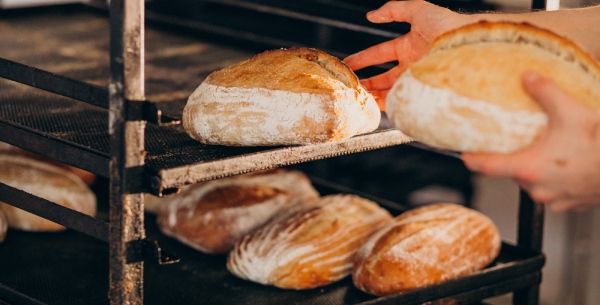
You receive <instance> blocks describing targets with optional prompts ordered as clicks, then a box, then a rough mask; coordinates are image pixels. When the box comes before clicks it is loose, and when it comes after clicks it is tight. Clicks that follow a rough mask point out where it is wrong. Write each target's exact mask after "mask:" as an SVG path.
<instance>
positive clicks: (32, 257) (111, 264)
mask: <svg viewBox="0 0 600 305" xmlns="http://www.w3.org/2000/svg"><path fill="white" fill-rule="evenodd" d="M117 2H120V1H115V0H113V3H117ZM143 2H144V1H141V0H138V1H137V2H135V1H128V4H127V8H128V9H132V8H135V7H136V5H139V4H140V3H143ZM242 2H244V3H250V4H252V5H256V4H260V5H272V7H274V6H273V5H275V4H277V3H280V2H273V1H271V0H256V1H242ZM155 3H160V1H157V2H155ZM207 3H211V4H212V5H214V4H215V3H217V2H215V1H207ZM218 3H226V4H227V5H233V6H235V5H237V4H238V3H239V2H238V1H220V2H218ZM150 4H151V5H152V2H150ZM234 4H235V5H234ZM159 7H160V6H159ZM113 8H114V9H115V11H116V13H119V14H121V13H123V8H122V7H119V6H118V5H114V7H113ZM243 8H244V7H243ZM244 9H245V8H244ZM252 9H253V10H254V9H255V7H253V8H252ZM278 9H281V8H280V7H278ZM132 11H133V12H132ZM132 11H129V12H128V14H130V15H128V17H127V18H129V19H127V20H126V21H124V20H120V19H119V18H117V17H114V18H112V17H111V21H112V22H113V24H112V26H114V28H111V24H109V23H110V22H109V19H108V18H107V16H106V14H105V12H102V11H97V10H90V9H89V7H87V6H83V5H71V6H65V7H61V8H59V9H44V10H35V9H33V10H22V11H20V12H19V14H10V13H6V12H0V14H1V17H2V19H3V21H4V22H5V24H6V28H3V32H2V33H3V36H2V43H0V54H1V57H2V58H4V59H6V60H9V61H13V62H14V63H18V65H21V66H19V67H17V68H14V69H15V71H17V70H19V69H21V70H20V71H21V72H22V73H20V75H19V76H16V77H15V79H18V80H19V81H21V82H24V83H26V84H29V85H31V86H34V87H40V88H42V89H44V90H39V89H35V88H31V87H28V86H26V85H22V84H18V83H16V82H13V81H9V80H5V79H2V80H0V100H1V101H2V102H1V103H0V141H2V142H6V143H9V144H12V145H15V146H18V147H21V148H23V149H26V150H29V151H32V152H37V153H39V154H42V155H44V156H46V157H49V158H52V159H55V160H58V161H62V162H64V163H67V164H70V165H73V166H76V167H79V168H82V169H85V170H89V171H91V172H93V173H96V174H98V175H100V176H102V177H104V178H107V180H105V182H106V184H105V185H104V187H106V188H108V190H107V189H104V188H103V189H101V190H99V191H98V192H97V193H98V194H105V195H106V196H107V198H103V199H101V200H100V201H99V202H103V203H104V210H101V211H100V215H99V216H98V217H97V218H96V219H90V218H87V219H84V220H82V221H81V223H79V224H75V225H74V226H73V227H71V226H70V228H72V229H75V230H77V231H79V232H83V233H84V234H81V233H78V232H76V231H75V230H67V231H65V232H62V233H51V234H48V233H27V232H20V231H13V230H11V231H10V232H9V237H8V238H7V240H6V241H5V242H4V243H2V244H0V267H1V268H0V270H2V272H0V283H1V284H0V304H4V303H5V302H9V303H15V304H21V303H22V304H38V305H39V304H48V305H62V304H65V305H66V304H81V303H82V301H85V303H86V304H108V303H111V304H119V303H125V302H126V301H131V302H132V303H134V304H138V303H139V301H140V300H141V297H140V295H142V294H143V297H144V299H145V300H146V304H167V303H173V304H175V303H181V304H189V303H192V302H194V303H207V304H232V303H240V302H246V303H252V304H282V303H295V304H349V303H352V304H364V305H366V304H375V303H377V304H396V303H398V302H402V303H403V304H421V303H424V302H430V301H431V302H438V301H440V302H441V301H444V300H452V301H455V302H459V303H465V304H467V303H473V302H478V301H480V300H482V299H485V298H487V297H491V296H495V295H498V294H504V293H508V292H516V293H515V295H516V297H515V300H516V303H519V304H521V303H522V304H528V305H532V304H536V302H537V285H538V284H539V282H540V280H541V268H542V266H543V264H544V256H543V255H542V254H540V253H539V250H540V246H539V245H538V244H537V242H539V241H541V238H540V237H541V226H540V224H541V217H543V210H541V211H540V210H539V209H537V208H535V207H534V205H533V204H532V203H531V202H529V201H527V200H524V201H523V202H524V203H522V204H521V211H520V220H521V221H523V224H521V227H520V230H519V231H520V236H519V245H518V246H513V245H508V244H504V245H503V249H502V253H501V255H500V257H499V258H498V259H497V260H496V261H495V262H494V263H493V264H492V265H491V266H489V267H488V268H486V269H484V270H482V271H480V272H477V273H475V274H473V275H469V276H465V277H462V278H460V279H456V280H452V281H448V282H445V283H441V284H439V285H433V286H430V287H425V288H423V289H417V290H414V291H410V292H407V293H403V294H399V295H394V296H389V297H383V298H375V297H373V296H369V295H366V294H364V293H362V292H360V291H359V290H357V289H355V288H354V287H353V286H352V283H351V282H350V280H349V279H346V280H344V281H341V282H339V283H336V284H333V285H330V286H327V287H324V288H322V289H315V290H310V291H283V290H279V289H276V288H273V287H266V286H262V285H257V284H253V283H250V282H246V281H241V280H239V279H237V278H235V277H233V276H232V275H231V274H229V273H228V272H227V271H226V269H225V267H224V260H225V258H224V256H211V255H204V254H201V253H199V252H197V251H194V250H191V249H190V248H188V247H185V246H183V245H182V244H180V243H178V242H176V241H174V240H172V239H170V238H168V237H166V236H164V235H162V234H160V232H159V231H158V229H157V228H156V224H155V223H154V218H153V216H152V215H146V218H145V221H144V217H143V215H144V214H143V213H142V211H141V210H140V207H142V201H143V199H142V196H141V194H140V193H142V192H145V193H153V194H157V195H159V194H161V193H166V192H171V191H173V190H174V189H176V188H178V187H181V186H182V185H184V184H190V183H196V182H199V181H203V180H210V179H216V178H220V177H224V176H230V175H236V174H240V173H244V172H248V171H254V170H260V169H266V168H272V167H281V166H287V165H291V164H296V163H302V162H308V161H313V160H318V159H324V158H329V157H333V156H337V155H343V154H350V153H357V152H361V151H366V150H373V149H378V148H383V147H388V146H394V145H399V144H403V143H411V144H414V145H416V146H418V145H419V144H418V143H414V142H411V139H410V138H408V137H406V136H405V135H403V134H402V133H400V132H399V131H397V130H394V129H391V128H389V126H388V125H386V121H385V120H384V123H383V124H382V125H381V126H380V128H379V129H378V130H377V131H375V132H372V133H369V134H366V135H361V136H356V137H353V138H351V139H348V140H345V141H342V142H335V143H327V144H319V145H306V146H294V147H238V148H232V147H221V146H209V145H202V144H200V143H198V142H196V141H194V140H192V139H191V138H189V137H188V136H187V134H186V133H185V131H184V130H183V128H182V126H181V125H177V124H162V125H161V124H151V123H148V124H146V123H145V122H144V120H143V119H144V118H143V117H136V118H135V119H130V118H128V117H126V116H127V115H128V113H127V112H126V111H123V109H124V108H127V106H123V105H129V106H131V107H133V108H135V107H138V106H139V105H143V103H148V102H149V101H152V102H149V103H152V107H153V108H152V111H155V110H156V111H155V112H158V111H160V113H162V114H164V115H165V116H168V117H170V118H174V119H175V120H177V119H178V118H179V117H180V115H181V110H182V108H183V105H184V104H185V102H186V99H187V97H188V96H189V95H190V94H191V92H192V91H193V90H194V89H195V88H196V86H198V85H199V84H200V82H201V81H202V80H203V79H204V78H205V77H206V76H207V75H208V74H209V73H211V72H212V71H214V70H217V69H219V68H221V67H224V66H227V65H229V64H231V63H234V62H237V61H240V60H242V59H245V58H248V57H250V56H251V55H253V54H255V53H256V52H255V51H256V50H255V49H252V48H249V49H244V48H240V47H239V46H238V47H232V46H231V45H229V44H221V43H218V42H214V41H215V40H212V42H207V41H206V40H205V39H203V38H204V37H203V36H202V35H198V34H197V33H198V32H196V31H191V32H186V33H183V32H182V33H178V31H172V30H171V31H169V30H165V28H168V27H165V28H163V27H157V28H152V27H147V28H146V31H145V37H144V38H145V46H146V47H145V48H143V47H142V48H141V51H142V52H144V53H143V54H144V59H143V60H141V64H142V67H141V69H139V70H140V71H142V72H143V71H144V70H145V71H146V74H147V75H146V76H145V77H143V78H142V80H143V83H144V85H145V86H146V88H147V90H144V89H143V86H141V88H142V89H141V90H139V89H140V88H138V90H137V91H139V92H137V95H138V96H141V98H140V99H141V100H134V99H132V98H131V97H127V95H128V94H131V93H128V92H127V90H129V89H128V88H125V89H123V88H117V89H115V88H114V87H112V88H113V90H116V91H117V92H116V93H114V94H113V92H112V91H110V90H106V91H104V89H103V88H107V87H108V88H111V87H110V86H111V85H113V86H114V85H115V84H117V85H118V84H127V83H131V82H130V81H131V79H129V78H127V77H125V78H127V79H120V78H121V77H123V76H125V74H127V73H128V72H127V71H124V70H125V69H123V67H122V66H119V64H120V62H119V60H116V58H119V56H122V55H123V53H126V52H124V51H123V53H119V52H120V51H119V50H120V49H123V48H122V47H123V45H120V44H121V43H123V41H117V43H115V41H112V40H111V39H116V40H119V39H117V38H115V36H119V35H122V34H123V32H125V30H123V26H131V25H134V27H135V25H136V22H138V21H139V19H136V18H138V17H143V16H140V14H137V13H140V12H139V11H137V10H135V9H132ZM136 12H137V13H136ZM131 14H133V16H132V15H131ZM285 14H287V13H285ZM285 14H284V15H285ZM142 15H143V14H142ZM159 17H160V16H157V15H153V14H151V16H150V19H152V20H153V21H155V22H157V23H158V24H161V25H165V24H170V25H175V26H177V28H180V27H181V26H182V25H181V24H179V25H177V24H174V21H173V20H174V19H173V16H171V17H169V18H166V19H165V18H159ZM175 19H177V18H175ZM175 23H176V22H175ZM57 25H58V26H57ZM115 25H116V26H115ZM194 26H198V24H197V23H195V24H194ZM201 26H204V25H201ZM192 27H193V26H192ZM121 30H123V31H121ZM115 31H117V32H115ZM107 33H110V35H107ZM228 33H229V34H231V36H232V37H233V38H235V36H236V35H237V34H239V32H236V33H232V32H228ZM212 34H213V35H209V36H210V37H211V38H213V39H214V38H215V37H214V34H215V33H214V32H213V33H212ZM217 34H218V33H217ZM109 36H110V37H109ZM242 36H244V37H245V38H248V40H250V39H249V38H252V37H251V36H252V35H250V37H249V36H248V35H247V33H246V34H244V35H242ZM384 36H385V35H384ZM128 37H130V36H128ZM232 37H229V38H232ZM121 38H123V37H121ZM237 38H240V37H237ZM380 38H381V37H380ZM242 40H244V39H242ZM258 40H260V39H258ZM217 41H218V40H217ZM227 41H228V42H229V39H227ZM280 42H281V40H271V39H269V40H268V41H263V42H262V43H264V44H263V46H264V45H268V44H269V43H274V44H277V43H280ZM127 43H131V41H129V42H127ZM109 45H110V46H109ZM114 45H116V46H117V47H114ZM134 47H135V46H134ZM121 51H122V50H121ZM109 53H110V56H107V54H109ZM133 53H135V52H133ZM332 53H334V52H332ZM336 54H341V53H336ZM119 59H120V60H121V59H123V58H119ZM132 59H133V60H134V62H135V60H136V59H139V58H138V57H136V56H133V58H125V60H124V61H128V60H132ZM138 63H140V62H139V61H138ZM0 65H3V67H4V65H6V66H7V67H14V66H13V65H12V63H11V62H8V61H5V60H3V61H1V62H0ZM38 68H39V69H43V70H44V71H47V72H42V73H38V72H39V71H37V70H36V71H37V72H36V73H34V74H33V75H35V76H36V77H34V78H33V79H27V77H26V76H27V75H28V74H27V73H28V72H29V71H28V70H31V71H34V70H35V69H38ZM137 68H140V67H137ZM11 69H13V68H10V69H9V71H0V73H2V77H6V75H7V74H10V73H11V71H12V70H11ZM133 70H135V69H133ZM121 72H124V73H121ZM138 72H139V71H138ZM49 74H54V76H52V75H50V76H49V77H50V78H51V79H52V80H50V81H48V82H47V83H44V84H39V83H36V82H37V81H38V78H37V77H38V76H39V77H40V78H39V80H41V81H42V82H45V80H44V79H45V77H46V76H48V75H49ZM142 74H143V73H142ZM109 76H110V77H109ZM137 76H139V75H137ZM6 78H9V79H10V78H11V77H6ZM109 78H112V80H111V83H110V84H109ZM134 78H135V77H134ZM73 80H74V81H76V82H78V83H77V84H81V85H82V86H81V87H78V88H80V89H77V90H75V91H78V92H62V91H61V89H58V90H55V89H56V88H52V86H54V85H56V84H59V83H60V82H62V81H65V82H68V83H71V84H74V83H73V82H72V81H73ZM138 80H139V79H138ZM77 84H76V85H77ZM137 85H140V84H139V83H138V84H137ZM77 86H78V85H77ZM123 87H126V86H123ZM131 87H135V85H132V86H131ZM88 89H90V90H93V92H87V91H86V90H88ZM45 90H49V91H52V92H55V93H58V94H63V95H66V96H69V97H65V96H60V95H58V94H55V93H49V92H46V91H45ZM119 90H122V91H119ZM135 90H136V89H134V91H135ZM67 91H68V90H67ZM108 92H111V94H113V95H112V96H110V98H109V97H107V96H101V97H99V98H98V99H96V97H98V94H100V95H104V94H109V93H108ZM79 94H81V95H82V96H84V98H82V99H84V101H85V102H86V103H81V102H80V101H78V100H75V99H71V98H72V97H75V98H77V97H78V96H80V95H79ZM133 95H136V93H135V92H134V94H133ZM127 99H129V100H127ZM146 99H147V100H146ZM115 105H116V106H115ZM141 107H144V106H141ZM107 108H110V110H109V109H107ZM115 111H119V112H118V113H117V114H115V113H114V112H115ZM155 114H156V113H155ZM151 116H152V114H151ZM111 120H112V121H111ZM111 123H112V124H113V125H112V126H113V130H111V128H110V127H109V124H111ZM125 123H134V124H133V125H134V126H135V128H134V129H128V128H129V127H127V126H126V125H127V124H125ZM115 126H116V127H115ZM130 134H132V135H133V139H134V140H135V141H133V142H137V141H141V142H144V144H142V145H139V143H133V144H132V143H125V142H126V141H125V139H130V138H128V136H130ZM140 135H143V138H142V139H140V138H136V137H138V136H140ZM139 148H142V149H143V150H144V152H145V153H142V152H141V151H136V149H139ZM423 148H425V149H427V147H423ZM128 149H129V150H130V151H131V150H132V149H133V151H136V154H132V155H133V158H132V159H128V158H129V157H132V155H127V154H125V153H124V152H125V151H128ZM443 153H447V152H443ZM125 155H126V156H125ZM123 156H125V157H123ZM142 156H143V157H142ZM104 178H103V179H104ZM0 190H1V191H2V196H0V200H4V201H7V202H8V201H9V200H8V199H10V197H12V196H14V197H15V198H25V199H27V200H32V202H33V203H32V204H30V206H31V208H32V210H35V211H36V212H39V213H40V214H39V215H42V216H52V214H61V213H62V211H61V210H60V209H55V208H49V206H50V205H52V203H49V202H43V200H38V199H39V198H38V199H36V198H31V196H30V195H28V194H24V193H23V192H20V191H18V190H14V189H12V188H9V187H7V186H6V185H3V184H2V185H0ZM336 190H337V191H340V189H339V188H338V189H336V188H332V186H331V185H329V186H323V185H321V192H322V193H323V194H326V193H328V192H336ZM344 191H347V190H344ZM107 194H110V196H109V195H107ZM13 199H14V198H13ZM374 199H375V200H376V201H379V202H380V203H381V204H382V205H383V206H386V205H387V207H388V208H392V207H394V208H396V207H398V205H397V204H395V203H394V204H389V203H386V202H385V201H381V200H378V199H376V198H374ZM8 203H11V202H8ZM126 204H127V205H128V206H127V207H125V205H126ZM15 205H17V206H18V204H15ZM126 209H130V210H128V211H130V212H131V213H127V212H126V211H125V210H126ZM396 212H398V211H396ZM47 218H49V219H53V218H51V217H47ZM59 218H60V217H59ZM65 219H66V220H67V221H68V222H69V224H70V223H71V221H73V222H75V223H77V222H78V220H77V219H79V218H78V217H71V216H67V217H66V218H65ZM132 232H133V233H132ZM92 237H95V238H96V239H100V240H104V241H107V242H108V243H109V247H107V245H106V244H105V243H102V242H99V241H97V240H96V239H94V238H92ZM146 239H152V240H157V241H159V242H160V244H161V245H162V246H163V247H165V248H167V249H169V251H170V252H175V253H176V254H177V255H178V256H180V257H181V259H182V262H181V263H179V264H174V265H168V266H165V265H158V264H156V262H153V263H151V264H145V265H144V264H143V263H142V261H141V259H143V256H144V255H138V256H136V257H134V258H132V260H133V261H129V257H126V253H127V251H128V250H130V248H128V247H130V246H131V245H132V244H134V245H135V244H136V243H135V242H137V241H140V240H146ZM39 249H44V251H40V250H39ZM146 258H147V257H146ZM142 269H143V270H144V272H141V270H142ZM129 276H131V278H129ZM107 279H109V280H107ZM142 281H143V282H144V284H145V286H146V289H144V290H142V285H141V283H142ZM127 289H130V290H127ZM107 291H111V292H113V293H116V294H117V295H111V298H110V299H109V297H108V295H107Z"/></svg>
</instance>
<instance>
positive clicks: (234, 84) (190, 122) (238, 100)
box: [183, 48, 381, 146]
mask: <svg viewBox="0 0 600 305" xmlns="http://www.w3.org/2000/svg"><path fill="white" fill-rule="evenodd" d="M380 119H381V112H380V111H379V108H378V106H377V103H376V102H375V99H374V98H373V97H372V96H371V95H370V94H369V93H368V92H367V91H366V90H365V89H364V88H363V87H362V86H361V85H360V83H359V82H358V78H357V77H356V75H355V74H354V72H353V71H352V70H351V69H350V68H348V67H347V66H346V65H345V64H344V63H343V62H342V61H341V60H339V59H338V58H336V57H334V56H331V55H329V54H327V53H325V52H323V51H319V50H315V49H309V48H292V49H279V50H273V51H267V52H263V53H261V54H258V55H256V56H254V57H252V58H250V59H248V60H246V61H243V62H240V63H237V64H234V65H231V66H229V67H226V68H224V69H222V70H219V71H215V72H213V73H212V74H210V75H209V76H208V77H207V78H206V79H205V80H204V81H203V82H202V83H201V84H200V86H199V87H198V88H197V89H196V90H195V91H194V92H193V94H192V95H191V96H190V97H189V99H188V102H187V104H186V106H185V108H184V110H183V126H184V128H185V130H186V131H187V133H188V134H189V135H190V136H191V137H192V138H194V139H196V140H198V141H200V142H202V143H205V144H218V145H230V146H270V145H296V144H298V145H301V144H310V143H323V142H331V141H337V140H342V139H345V138H349V137H352V136H354V135H357V134H362V133H366V132H370V131H373V130H375V129H376V128H377V127H378V126H379V122H380Z"/></svg>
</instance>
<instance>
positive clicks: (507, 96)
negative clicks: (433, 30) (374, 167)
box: [386, 22, 600, 153]
mask: <svg viewBox="0 0 600 305" xmlns="http://www.w3.org/2000/svg"><path fill="white" fill-rule="evenodd" d="M526 71H534V72H536V73H538V74H540V75H542V76H545V77H548V78H550V79H552V80H554V81H555V82H556V83H557V84H558V86H559V87H560V88H561V89H563V90H564V91H566V92H567V93H568V94H570V95H571V96H573V97H574V98H575V99H576V100H577V101H579V102H581V103H582V104H583V105H585V106H587V107H589V108H590V110H592V111H599V110H600V65H599V64H598V63H597V62H596V61H595V60H594V59H593V58H592V57H591V56H590V55H588V54H587V53H586V52H584V51H583V50H582V49H581V48H579V47H578V46H577V45H575V44H574V43H572V42H571V41H569V40H567V39H565V38H564V37H561V36H559V35H556V34H554V33H552V32H550V31H547V30H544V29H540V28H537V27H534V26H532V25H529V24H525V23H509V22H493V23H492V22H481V23H476V24H471V25H467V26H464V27H462V28H459V29H456V30H453V31H450V32H448V33H445V34H442V35H441V36H439V37H438V38H437V39H436V40H435V41H434V42H433V44H432V46H431V48H430V51H429V53H428V54H427V55H425V56H424V57H423V58H421V59H420V60H418V61H416V62H414V63H412V64H409V65H408V66H407V68H406V69H405V70H404V71H403V73H402V74H401V75H400V77H399V78H398V79H397V80H396V82H395V83H394V86H393V87H392V89H391V91H390V93H389V94H388V97H387V99H386V109H387V115H388V117H389V118H390V121H391V122H392V124H393V125H394V126H396V127H397V128H399V129H400V130H401V131H403V132H404V133H405V134H407V135H408V136H411V137H413V138H414V139H416V140H418V141H420V142H422V143H425V144H429V145H430V146H434V147H437V148H443V149H448V150H453V151H470V152H501V153H507V152H514V151H517V150H519V149H522V148H524V147H526V146H527V145H529V144H531V143H532V142H533V141H534V140H535V139H536V137H537V136H538V135H539V134H540V133H541V131H542V130H543V129H544V128H545V127H546V126H547V116H546V114H545V112H544V111H543V110H542V109H541V107H540V106H539V104H537V103H536V102H535V100H533V99H532V98H531V97H530V96H529V95H528V94H527V93H526V92H525V91H524V89H523V86H522V83H521V77H522V75H523V73H524V72H526Z"/></svg>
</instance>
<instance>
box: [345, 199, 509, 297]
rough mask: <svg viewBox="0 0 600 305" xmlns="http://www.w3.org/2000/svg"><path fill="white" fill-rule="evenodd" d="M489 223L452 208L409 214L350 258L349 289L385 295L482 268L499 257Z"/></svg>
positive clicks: (422, 209)
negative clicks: (350, 282)
mask: <svg viewBox="0 0 600 305" xmlns="http://www.w3.org/2000/svg"><path fill="white" fill-rule="evenodd" d="M500 247H501V239H500V234H499V232H498V229H497V228H496V226H495V225H494V223H493V222H492V221H491V220H490V219H489V218H488V217H486V216H485V215H483V214H481V213H480V212H477V211H475V210H472V209H469V208H466V207H463V206H460V205H456V204H445V203H441V204H433V205H428V206H423V207H419V208H415V209H413V210H409V211H407V212H404V213H402V214H401V215H399V216H397V217H396V218H394V220H392V222H391V223H390V224H389V225H388V226H387V227H385V228H384V229H381V230H379V231H378V232H376V233H375V234H373V235H372V236H371V238H370V239H369V240H368V241H367V242H366V243H365V244H364V246H363V247H362V248H361V249H360V250H359V251H358V253H357V254H356V259H355V262H354V267H353V270H352V280H353V282H354V285H355V286H356V287H357V288H359V289H360V290H362V291H364V292H367V293H369V294H373V295H387V294H392V293H397V292H401V291H404V290H409V289H414V288H418V287H422V286H425V285H430V284H434V283H438V282H441V281H444V280H449V279H453V278H456V277H459V276H462V275H466V274H469V273H472V272H474V271H477V270H480V269H483V268H484V267H485V266H487V265H488V264H490V263H491V262H492V261H493V260H494V259H495V258H496V256H498V254H499V253H500Z"/></svg>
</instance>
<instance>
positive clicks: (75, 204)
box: [0, 154, 96, 231]
mask: <svg viewBox="0 0 600 305" xmlns="http://www.w3.org/2000/svg"><path fill="white" fill-rule="evenodd" d="M0 182H2V183H4V184H6V185H8V186H11V187H14V188H17V189H20V190H22V191H24V192H27V193H30V194H32V195H34V196H37V197H40V198H43V199H46V200H48V201H51V202H54V203H56V204H59V205H62V206H64V207H67V208H69V209H72V210H75V211H78V212H81V213H83V214H87V215H90V216H95V215H96V195H95V194H94V193H93V192H92V191H91V190H90V188H89V187H88V186H87V184H85V183H84V182H83V180H81V179H80V178H79V177H78V176H77V175H75V174H74V173H72V172H71V171H69V170H67V169H64V168H62V167H59V166H55V165H52V164H49V163H47V162H43V161H38V160H36V159H32V158H28V157H23V156H16V155H6V154H0ZM0 208H1V209H2V210H3V211H4V214H5V216H6V220H7V222H8V226H9V227H11V228H15V229H20V230H26V231H60V230H63V229H65V227H64V226H62V225H59V224H57V223H55V222H52V221H50V220H47V219H44V218H42V217H39V216H37V215H34V214H32V213H29V212H26V211H24V210H21V209H19V208H16V207H14V206H12V205H9V204H6V203H4V202H0Z"/></svg>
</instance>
